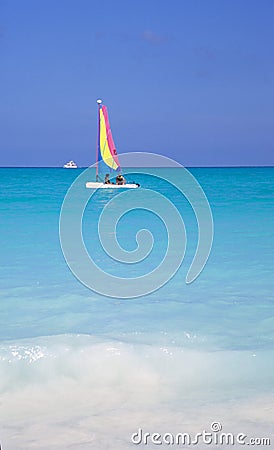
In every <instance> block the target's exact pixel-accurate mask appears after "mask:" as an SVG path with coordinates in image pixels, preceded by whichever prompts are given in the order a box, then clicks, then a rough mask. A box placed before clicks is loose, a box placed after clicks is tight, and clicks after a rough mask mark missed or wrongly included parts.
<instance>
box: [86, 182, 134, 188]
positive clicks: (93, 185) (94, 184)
mask: <svg viewBox="0 0 274 450" xmlns="http://www.w3.org/2000/svg"><path fill="white" fill-rule="evenodd" d="M138 187H139V185H138V184H135V183H132V184H105V183H97V182H95V181H94V182H93V181H88V182H87V183H86V188H88V189H135V188H138Z"/></svg>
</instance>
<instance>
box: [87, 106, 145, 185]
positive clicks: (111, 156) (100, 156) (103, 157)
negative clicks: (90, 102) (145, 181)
mask: <svg viewBox="0 0 274 450" xmlns="http://www.w3.org/2000/svg"><path fill="white" fill-rule="evenodd" d="M97 104H98V128H99V129H98V147H97V151H96V181H89V182H87V183H86V187H87V188H89V189H98V188H102V189H117V188H120V189H121V188H122V189H135V188H138V187H139V186H140V185H139V184H138V183H135V182H132V183H127V182H126V180H125V178H124V177H123V175H122V173H121V166H120V163H119V160H118V155H117V152H116V148H115V145H114V141H113V138H112V134H111V129H110V125H109V120H108V112H107V107H106V106H104V105H103V104H102V100H97ZM99 164H100V172H102V168H103V170H104V173H103V174H102V177H101V176H100V175H99ZM102 166H103V167H102ZM112 171H116V172H118V174H117V175H116V176H115V182H112V181H111V178H112V174H111V175H110V174H109V173H107V172H112Z"/></svg>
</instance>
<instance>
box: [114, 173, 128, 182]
mask: <svg viewBox="0 0 274 450" xmlns="http://www.w3.org/2000/svg"><path fill="white" fill-rule="evenodd" d="M116 184H126V180H125V178H124V177H123V175H122V174H121V173H120V174H119V175H117V177H116Z"/></svg>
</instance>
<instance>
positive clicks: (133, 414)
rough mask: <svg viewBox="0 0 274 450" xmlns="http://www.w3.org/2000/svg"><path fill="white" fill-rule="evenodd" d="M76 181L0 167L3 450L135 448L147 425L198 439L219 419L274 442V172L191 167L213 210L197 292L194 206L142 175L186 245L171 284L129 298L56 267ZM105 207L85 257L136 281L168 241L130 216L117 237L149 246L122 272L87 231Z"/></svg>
mask: <svg viewBox="0 0 274 450" xmlns="http://www.w3.org/2000/svg"><path fill="white" fill-rule="evenodd" d="M165 171H168V172H169V173H168V174H169V175H170V176H172V177H173V178H174V180H175V183H176V180H178V179H179V178H180V170H179V169H159V176H161V177H165V175H167V172H165ZM81 172H82V171H81V170H75V171H66V170H62V169H0V185H1V189H0V198H1V203H0V209H1V217H2V220H1V223H0V233H1V256H0V273H1V290H0V317H1V324H0V335H1V345H0V395H1V400H0V410H1V430H2V432H1V437H0V443H1V444H2V447H3V449H5V450H6V449H8V450H15V449H16V450H18V449H20V450H21V449H22V450H24V449H26V450H27V449H32V448H33V449H36V448H37V449H48V448H50V449H58V450H59V449H60V450H61V449H69V448H77V449H89V448H95V449H107V448H115V449H118V448H119V449H129V448H134V444H132V443H131V435H132V433H133V432H136V431H137V430H138V429H139V428H140V427H143V429H144V431H148V432H151V433H152V432H160V433H164V432H172V433H176V432H177V433H178V432H183V431H184V432H191V433H195V432H200V431H201V430H203V429H209V428H210V424H211V423H212V422H213V421H218V422H221V423H222V425H223V431H227V432H231V433H237V432H243V433H246V434H247V435H249V436H251V437H252V436H253V437H268V436H269V437H271V436H270V433H273V419H274V413H273V396H274V389H273V388H274V376H273V375H274V370H273V369H274V358H273V352H274V349H273V340H274V307H273V300H274V298H273V297H274V294H273V292H274V291H273V287H274V281H273V253H274V252H273V230H274V215H273V206H274V199H273V191H274V169H272V168H237V169H236V168H228V169H191V173H192V174H193V175H194V176H195V177H196V178H197V180H198V181H199V183H200V184H201V186H202V188H203V189H204V191H205V193H206V195H207V197H208V200H209V202H210V206H211V208H212V213H213V218H214V228H215V234H214V243H213V247H212V252H211V255H210V257H209V260H208V262H207V264H206V266H205V268H204V270H203V272H202V273H201V275H200V276H199V277H198V278H197V280H196V281H195V282H194V283H192V284H190V285H186V284H185V276H186V273H187V270H188V268H189V265H190V262H191V259H192V257H193V254H194V252H195V247H196V244H197V225H196V222H195V216H194V214H193V212H192V210H191V207H190V206H189V205H188V204H187V202H186V200H185V199H184V198H182V197H181V196H180V195H179V194H178V192H177V191H176V190H169V189H167V187H166V184H165V183H164V182H161V181H159V180H157V179H152V178H149V179H148V178H147V177H146V176H144V175H142V174H140V173H139V174H134V177H135V179H136V180H137V177H139V178H138V181H141V184H142V187H148V188H152V189H155V190H157V191H159V192H161V193H163V194H164V195H166V196H168V197H169V198H170V200H171V201H172V202H173V203H174V204H175V205H176V207H177V208H178V210H179V211H180V213H181V214H182V216H183V217H184V220H185V225H186V232H187V238H188V241H187V250H186V256H185V260H184V262H183V264H182V266H181V268H180V269H179V271H178V272H177V273H176V275H175V276H174V277H173V278H172V280H170V281H169V282H168V283H167V284H166V285H165V286H164V287H162V288H161V289H159V290H157V291H156V292H154V293H152V294H150V295H147V296H144V297H141V298H139V299H128V300H127V299H118V298H113V299H111V298H106V297H103V296H100V295H98V294H96V293H94V292H93V291H91V290H89V289H87V288H86V287H85V286H83V285H82V284H81V283H80V282H79V281H78V280H77V279H76V278H75V277H74V276H73V274H72V273H71V272H70V270H69V268H68V266H67V265H66V263H65V260H64V257H63V255H62V251H61V248H60V243H59V235H58V227H59V223H58V222H59V213H60V208H61V205H62V202H63V199H64V196H65V193H66V191H67V189H68V188H69V187H70V185H71V183H72V182H73V180H74V179H75V178H76V177H77V176H78V175H79V174H80V173H81ZM108 196H109V194H107V193H104V194H100V193H99V194H98V195H96V196H95V197H94V198H93V200H92V201H91V202H89V204H88V206H87V208H86V213H85V216H84V221H83V234H84V238H85V241H86V246H87V248H88V250H89V252H90V253H91V254H92V256H93V257H94V258H95V260H96V262H97V263H98V265H101V267H103V268H104V269H105V270H108V271H109V272H113V273H115V274H116V275H117V276H119V275H120V276H125V277H127V276H129V277H130V276H140V275H142V274H143V273H145V272H146V271H147V270H148V269H150V268H153V267H155V266H156V265H157V264H158V263H159V261H160V260H161V258H162V257H163V255H164V253H165V249H166V239H167V238H166V231H165V229H164V226H163V224H162V222H161V221H160V220H159V219H158V218H157V217H154V216H153V215H152V213H150V212H147V211H138V212H137V211H133V212H131V213H129V214H128V215H126V216H124V217H123V219H122V220H121V221H120V223H119V226H118V227H117V235H118V239H119V241H120V244H121V246H123V247H124V248H125V249H126V250H128V251H131V250H132V249H134V248H135V246H136V242H135V235H136V232H137V231H138V230H139V229H141V228H145V227H146V228H149V229H150V230H151V232H152V233H153V235H154V248H153V251H152V252H151V254H150V255H149V258H148V259H147V260H145V261H143V263H139V264H138V265H137V267H134V265H132V266H131V267H130V268H129V267H128V266H127V270H126V273H125V266H124V265H122V266H120V265H119V263H114V262H113V260H111V259H110V258H107V257H106V255H105V254H104V252H103V250H102V248H101V246H100V242H99V241H98V242H97V241H96V235H95V234H94V229H92V230H91V225H92V224H93V225H94V224H96V223H97V221H98V217H99V213H100V212H101V210H102V208H103V207H104V205H105V204H106V202H107V201H109V198H108ZM271 427H272V428H271ZM273 442H274V438H273ZM273 442H272V445H274V444H273ZM135 446H136V445H135ZM139 447H141V445H140V446H139ZM145 448H155V445H153V444H150V445H146V446H145ZM161 448H165V446H164V445H162V446H161ZM166 448H170V446H166ZM181 448H183V447H181ZM196 448H204V446H203V445H202V444H201V446H196ZM214 448H219V447H218V446H215V447H214ZM220 448H221V447H220ZM234 448H235V446H234ZM236 448H237V447H236Z"/></svg>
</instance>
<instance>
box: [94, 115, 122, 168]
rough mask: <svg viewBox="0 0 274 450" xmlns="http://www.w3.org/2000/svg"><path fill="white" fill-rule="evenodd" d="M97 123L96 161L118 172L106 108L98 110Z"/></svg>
mask: <svg viewBox="0 0 274 450" xmlns="http://www.w3.org/2000/svg"><path fill="white" fill-rule="evenodd" d="M99 121H100V122H99V140H98V146H99V149H98V150H99V151H98V161H100V160H103V161H104V163H105V164H106V165H107V166H109V167H110V168H111V169H113V170H118V169H120V164H119V160H118V156H117V153H116V149H115V145H114V141H113V138H112V134H111V129H110V125H109V120H108V112H107V108H106V106H102V107H100V108H99Z"/></svg>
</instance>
